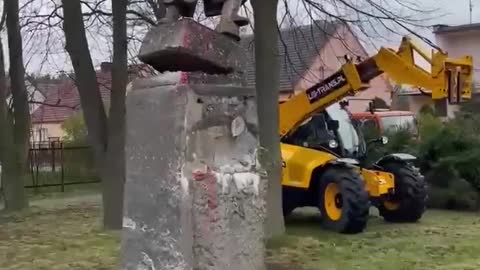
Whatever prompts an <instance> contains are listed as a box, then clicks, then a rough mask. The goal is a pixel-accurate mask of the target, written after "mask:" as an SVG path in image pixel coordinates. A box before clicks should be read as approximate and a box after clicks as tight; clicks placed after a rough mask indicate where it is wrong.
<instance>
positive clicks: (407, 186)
mask: <svg viewBox="0 0 480 270" xmlns="http://www.w3.org/2000/svg"><path fill="white" fill-rule="evenodd" d="M382 167H383V169H384V170H385V171H387V172H390V173H393V175H394V176H395V194H394V195H393V197H392V198H391V199H390V200H389V201H385V202H384V203H383V204H380V205H379V207H378V210H379V212H380V215H381V216H383V218H384V219H385V221H389V222H416V221H418V220H419V219H420V218H421V217H422V215H423V213H424V212H425V205H426V201H427V188H426V184H425V180H424V179H423V177H422V176H421V175H420V174H419V173H417V172H415V170H414V169H413V168H412V167H410V166H409V165H408V164H405V163H403V162H395V161H391V162H386V163H385V164H382Z"/></svg>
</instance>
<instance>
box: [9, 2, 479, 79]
mask: <svg viewBox="0 0 480 270" xmlns="http://www.w3.org/2000/svg"><path fill="white" fill-rule="evenodd" d="M411 1H413V0H411ZM280 2H281V1H280ZM290 2H293V3H295V0H290ZM417 4H418V5H421V6H423V7H424V8H425V9H427V10H431V9H438V11H437V12H436V13H434V14H428V15H426V16H428V17H434V18H433V19H432V20H428V21H425V22H423V23H424V24H425V26H429V25H434V24H448V25H458V24H468V23H469V22H470V12H469V0H417ZM472 4H473V13H472V22H473V23H480V0H472ZM298 16H299V17H301V14H298ZM420 16H421V15H419V17H420ZM415 31H416V32H418V33H419V34H420V35H422V36H425V37H427V38H429V39H430V40H432V41H435V38H434V35H433V34H432V33H431V29H428V28H426V29H419V28H417V29H415ZM95 34H96V33H93V34H91V35H90V38H89V39H90V40H89V41H90V43H91V44H90V45H91V46H95V47H97V48H96V49H95V52H94V53H93V55H92V57H93V58H94V59H93V60H94V63H95V64H96V65H99V63H100V62H102V61H110V52H111V46H107V45H106V44H105V42H102V41H99V39H98V38H96V37H95ZM401 34H403V33H401ZM386 35H387V36H388V41H381V42H376V43H382V44H375V45H377V46H382V45H386V46H392V47H396V46H397V45H398V43H399V41H400V36H396V35H392V34H390V33H388V34H386ZM59 39H61V38H59ZM3 40H4V47H6V46H7V42H6V38H5V35H3ZM37 40H40V39H37ZM107 43H108V42H107ZM385 43H387V44H385ZM92 44H93V45H92ZM24 46H25V47H26V46H30V47H34V48H37V47H38V48H40V47H41V46H39V44H35V39H33V40H29V41H25V42H24ZM425 46H426V45H425ZM49 47H51V48H53V47H55V48H54V50H53V52H52V54H51V55H52V56H50V59H49V60H48V61H47V62H48V63H45V62H46V61H45V60H44V59H43V57H42V55H41V54H39V55H36V54H32V53H31V54H30V55H28V56H27V55H26V56H25V62H26V63H28V65H27V70H28V71H29V72H33V73H38V72H41V73H46V72H48V73H56V72H58V71H59V70H62V69H65V70H71V66H70V63H69V59H68V57H66V55H65V54H64V53H63V52H62V51H63V42H62V40H58V41H56V42H54V43H53V44H50V46H49ZM4 49H5V48H4ZM40 63H43V64H42V65H41V64H40ZM7 65H8V63H7Z"/></svg>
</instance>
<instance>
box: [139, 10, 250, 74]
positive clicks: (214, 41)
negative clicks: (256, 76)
mask: <svg viewBox="0 0 480 270" xmlns="http://www.w3.org/2000/svg"><path fill="white" fill-rule="evenodd" d="M245 55H246V53H245V51H244V50H243V48H242V47H240V45H239V43H238V42H237V41H235V40H234V39H232V38H230V37H227V36H225V35H220V34H219V33H217V32H215V31H214V30H212V29H210V28H208V27H206V26H204V25H201V24H199V23H197V22H195V21H193V20H191V19H187V18H185V19H182V20H179V21H176V22H173V23H166V24H161V25H158V26H156V27H154V28H152V29H151V30H150V32H149V33H148V34H147V36H146V37H145V39H144V41H143V43H142V47H141V49H140V54H139V56H138V57H139V58H140V60H142V61H143V62H144V63H146V64H149V65H151V66H152V67H153V68H155V69H156V70H158V71H160V72H164V71H202V72H205V73H209V74H227V73H232V72H234V71H236V72H243V70H245V65H246V59H245V58H246V57H245Z"/></svg>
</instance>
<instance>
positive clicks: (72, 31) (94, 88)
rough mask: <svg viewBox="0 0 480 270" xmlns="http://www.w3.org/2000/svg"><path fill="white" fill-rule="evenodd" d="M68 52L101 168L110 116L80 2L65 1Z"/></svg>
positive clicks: (64, 12) (63, 1) (64, 21)
mask: <svg viewBox="0 0 480 270" xmlns="http://www.w3.org/2000/svg"><path fill="white" fill-rule="evenodd" d="M62 5H63V14H64V20H63V30H64V32H65V39H66V49H67V52H68V54H69V55H70V59H71V60H72V64H73V70H74V71H75V83H76V85H77V88H78V92H79V95H80V102H81V104H82V111H83V116H84V118H85V123H86V126H87V129H88V140H89V142H90V144H91V145H92V146H93V148H94V150H95V157H96V159H97V163H98V164H99V165H100V166H98V167H99V168H100V169H101V168H102V167H103V166H102V165H101V164H102V161H103V160H104V155H105V150H106V147H107V116H106V114H105V107H104V105H103V102H102V97H101V95H100V90H99V87H98V84H97V75H96V73H95V69H94V67H93V62H92V57H91V55H90V51H89V49H88V42H87V37H86V34H85V25H84V24H83V17H82V9H81V4H80V0H62Z"/></svg>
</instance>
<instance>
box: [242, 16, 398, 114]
mask: <svg viewBox="0 0 480 270" xmlns="http://www.w3.org/2000/svg"><path fill="white" fill-rule="evenodd" d="M253 41H254V36H253V35H246V36H243V37H242V41H241V44H242V46H243V47H245V48H247V49H248V50H249V51H250V52H251V53H250V55H249V57H250V59H249V60H250V61H249V62H250V63H251V64H250V65H249V69H248V70H247V79H248V84H249V85H250V86H252V87H254V86H255V65H254V63H255V62H254V42H253ZM278 51H279V57H280V89H279V90H280V99H281V100H283V99H286V98H288V97H289V96H291V95H294V94H297V93H299V92H301V91H303V90H306V89H307V88H308V87H310V86H312V85H314V84H316V83H318V82H320V81H322V80H323V79H325V78H326V77H328V76H329V75H331V74H332V73H334V72H336V71H338V70H339V68H340V67H341V66H342V64H343V63H344V61H345V58H344V56H345V55H350V56H352V57H360V58H361V59H365V58H367V57H368V54H367V52H366V50H365V49H364V47H363V46H362V44H361V43H360V41H359V39H358V38H357V37H356V36H355V34H354V33H353V31H352V30H351V29H350V27H349V26H348V24H345V23H343V22H329V21H315V22H314V23H313V24H311V25H304V26H298V27H292V28H287V29H282V30H281V31H280V40H279V42H278ZM370 85H371V88H370V89H368V90H366V91H364V92H361V93H358V94H357V95H356V96H354V97H348V98H347V99H349V100H350V105H349V110H350V111H352V112H364V111H365V110H367V108H368V104H369V102H370V101H371V100H372V99H374V98H375V97H378V98H381V99H383V100H384V101H385V102H386V103H387V104H388V105H390V103H391V93H392V87H391V85H390V83H389V82H388V81H387V80H386V79H385V77H384V76H379V77H377V78H375V79H373V80H372V81H371V82H370Z"/></svg>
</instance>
